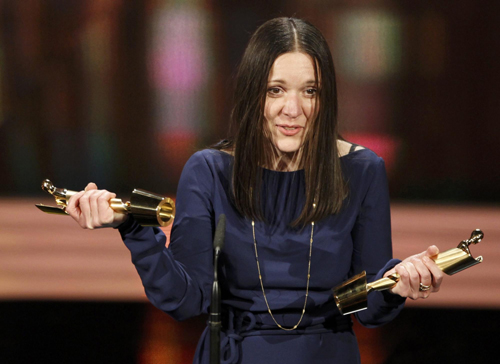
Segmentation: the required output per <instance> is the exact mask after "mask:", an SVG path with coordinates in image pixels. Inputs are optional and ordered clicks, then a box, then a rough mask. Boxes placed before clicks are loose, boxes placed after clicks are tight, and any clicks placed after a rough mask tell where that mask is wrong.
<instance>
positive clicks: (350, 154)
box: [215, 148, 369, 174]
mask: <svg viewBox="0 0 500 364" xmlns="http://www.w3.org/2000/svg"><path fill="white" fill-rule="evenodd" d="M215 150H216V151H218V152H220V153H221V154H223V155H226V156H228V157H229V158H232V159H234V155H232V154H229V153H227V152H224V151H222V150H218V149H215ZM367 150H369V149H367V148H362V149H358V150H354V151H352V152H349V153H347V154H344V155H342V156H340V159H343V158H344V157H352V156H353V155H355V154H357V153H359V152H363V151H367ZM262 169H263V170H264V171H266V172H272V173H290V174H292V173H297V172H303V171H304V168H302V169H297V170H296V171H275V170H274V169H269V168H264V167H262Z"/></svg>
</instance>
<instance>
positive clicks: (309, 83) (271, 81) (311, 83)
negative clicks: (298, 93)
mask: <svg viewBox="0 0 500 364" xmlns="http://www.w3.org/2000/svg"><path fill="white" fill-rule="evenodd" d="M267 83H282V84H286V83H287V82H286V81H285V80H282V79H279V78H278V79H272V80H269V81H267ZM304 84H305V85H316V84H317V82H316V80H307V81H306V82H304Z"/></svg>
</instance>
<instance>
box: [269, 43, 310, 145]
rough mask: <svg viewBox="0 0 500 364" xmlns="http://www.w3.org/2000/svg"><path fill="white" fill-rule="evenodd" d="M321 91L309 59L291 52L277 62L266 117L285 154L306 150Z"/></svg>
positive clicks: (271, 80)
mask: <svg viewBox="0 0 500 364" xmlns="http://www.w3.org/2000/svg"><path fill="white" fill-rule="evenodd" d="M317 88H318V85H317V82H316V78H315V75H314V63H313V59H312V58H311V57H310V56H309V55H307V54H305V53H301V52H289V53H284V54H282V55H281V56H279V57H278V58H276V60H275V61H274V63H273V66H272V68H271V72H269V78H268V82H267V94H266V103H265V106H264V117H265V118H266V120H267V126H268V128H269V130H270V132H271V135H272V141H273V144H274V146H275V147H276V148H277V149H278V150H280V151H281V152H283V153H291V152H295V151H297V150H298V149H299V148H300V147H301V146H302V143H303V142H304V136H305V133H306V131H307V128H308V127H309V124H310V123H311V122H312V119H313V118H314V108H315V104H316V92H317Z"/></svg>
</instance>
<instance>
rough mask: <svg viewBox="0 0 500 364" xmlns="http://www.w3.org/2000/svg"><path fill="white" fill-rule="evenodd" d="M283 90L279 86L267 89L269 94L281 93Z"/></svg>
mask: <svg viewBox="0 0 500 364" xmlns="http://www.w3.org/2000/svg"><path fill="white" fill-rule="evenodd" d="M280 92H281V90H280V89H279V88H278V87H270V88H268V89H267V93H268V94H269V95H271V96H272V95H279V94H280Z"/></svg>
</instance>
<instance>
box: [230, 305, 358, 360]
mask: <svg viewBox="0 0 500 364" xmlns="http://www.w3.org/2000/svg"><path fill="white" fill-rule="evenodd" d="M224 317H225V320H224V321H225V322H224V323H223V329H222V333H221V338H222V340H221V364H237V363H238V360H239V356H240V348H239V344H240V342H241V341H242V340H243V339H244V338H245V337H247V336H259V335H308V334H324V333H335V332H342V331H351V330H352V321H351V318H350V317H349V316H333V317H331V318H328V319H326V320H325V322H324V323H322V324H318V325H314V326H307V327H304V328H300V327H299V328H297V329H296V330H293V331H285V330H281V329H279V328H278V327H276V328H275V329H274V328H273V329H264V328H262V326H261V325H260V324H259V323H258V322H257V317H256V316H255V314H254V313H252V312H249V311H239V310H236V309H233V308H228V309H227V311H226V314H225V315H224Z"/></svg>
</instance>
